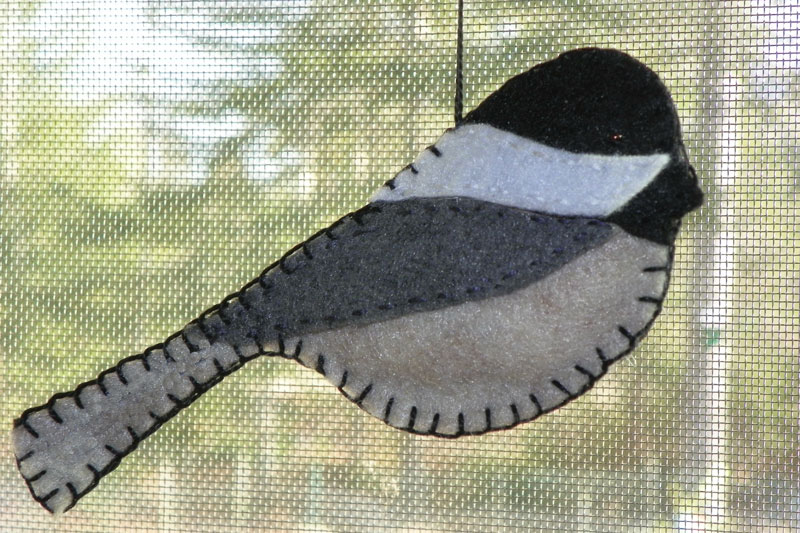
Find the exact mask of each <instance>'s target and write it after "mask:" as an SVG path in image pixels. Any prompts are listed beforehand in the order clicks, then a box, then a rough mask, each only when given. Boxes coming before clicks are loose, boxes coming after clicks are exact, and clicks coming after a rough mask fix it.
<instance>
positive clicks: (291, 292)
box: [13, 49, 703, 512]
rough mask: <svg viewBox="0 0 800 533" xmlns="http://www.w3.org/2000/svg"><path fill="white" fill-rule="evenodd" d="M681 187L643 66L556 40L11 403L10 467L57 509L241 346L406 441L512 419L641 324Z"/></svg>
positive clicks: (528, 412) (665, 115)
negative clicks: (320, 224)
mask: <svg viewBox="0 0 800 533" xmlns="http://www.w3.org/2000/svg"><path fill="white" fill-rule="evenodd" d="M702 197H703V195H702V192H701V191H700V189H699V188H698V182H697V177H696V175H695V172H694V170H693V169H692V167H691V166H690V165H689V162H688V161H687V157H686V152H685V149H684V146H683V143H682V140H681V132H680V126H679V123H678V117H677V115H676V112H675V108H674V105H673V103H672V101H671V99H670V96H669V94H668V92H667V89H666V88H665V87H664V85H663V84H662V83H661V81H659V79H658V77H657V76H656V74H655V73H654V72H652V71H651V70H650V69H648V68H647V67H646V66H645V65H643V64H642V63H640V62H638V61H636V60H634V59H633V58H631V57H630V56H628V55H626V54H623V53H621V52H618V51H614V50H602V49H580V50H574V51H571V52H568V53H565V54H563V55H561V56H559V57H558V58H556V59H554V60H552V61H549V62H546V63H542V64H540V65H537V66H535V67H533V68H532V69H531V70H529V71H527V72H525V73H523V74H520V75H518V76H516V77H514V78H512V79H510V80H509V81H508V82H506V83H505V85H503V86H502V87H501V88H500V89H498V90H497V91H496V92H495V93H493V94H492V95H490V96H489V97H488V98H487V99H486V100H485V101H484V102H483V103H481V104H480V105H479V106H478V107H477V108H476V109H475V110H473V111H472V112H471V113H469V114H468V115H467V116H466V117H465V118H464V120H463V121H462V122H461V123H459V124H458V125H457V126H456V127H455V128H453V129H450V130H448V131H447V132H445V133H444V135H442V137H441V138H440V139H439V140H438V141H437V142H436V143H435V144H433V145H431V146H429V147H428V148H427V149H425V150H424V151H423V152H422V153H421V154H420V155H419V157H418V158H417V159H416V160H415V161H414V162H413V163H411V164H410V165H408V166H407V167H406V168H405V169H403V170H402V171H400V173H398V174H397V175H396V176H395V177H394V178H393V179H391V180H389V181H388V182H387V183H386V184H385V186H383V187H382V188H381V189H380V190H378V191H377V192H376V193H375V194H374V196H373V197H372V198H371V199H370V201H369V202H368V203H367V205H366V206H364V207H363V208H361V209H359V210H358V211H355V212H354V213H350V214H348V215H345V216H344V217H343V218H341V219H340V220H338V221H337V222H335V223H334V224H333V225H331V226H330V227H328V228H326V229H324V230H322V231H320V232H318V233H317V234H315V235H313V236H311V237H310V238H309V239H308V240H306V241H305V242H303V243H302V244H300V245H298V246H296V247H294V248H293V249H292V250H290V251H289V252H287V253H286V255H284V256H283V257H282V258H281V259H280V260H279V261H277V262H276V263H274V264H273V265H271V266H270V267H269V268H267V269H266V270H265V271H264V272H263V273H262V274H261V275H260V276H258V277H257V278H256V279H255V280H253V281H252V282H250V283H248V284H247V285H246V286H245V287H244V288H242V289H241V290H240V291H239V292H237V293H235V294H233V295H231V296H229V297H227V298H226V299H225V300H223V301H222V303H220V304H219V305H217V306H214V307H212V308H211V309H209V310H207V311H206V312H204V313H203V314H202V315H201V316H200V317H199V318H197V319H195V320H194V321H192V322H190V323H189V324H188V325H187V326H186V327H185V328H183V329H182V330H181V331H179V332H177V333H176V334H174V335H172V336H171V337H169V338H168V339H167V340H166V341H164V342H163V343H161V344H157V345H155V346H152V347H150V348H148V349H147V350H145V351H144V353H142V354H139V355H135V356H132V357H129V358H127V359H124V360H123V361H121V362H120V363H118V364H117V365H116V366H114V367H113V368H111V369H109V370H107V371H105V372H103V373H102V374H100V375H99V376H98V377H97V379H94V380H91V381H88V382H86V383H83V384H82V385H80V386H78V388H77V389H75V390H74V391H72V392H67V393H61V394H56V395H55V396H53V398H51V399H50V401H48V402H47V403H46V404H44V405H42V406H39V407H34V408H31V409H28V410H27V411H25V412H24V413H22V415H21V416H20V418H19V419H17V420H16V421H15V423H14V429H13V444H14V451H15V454H16V459H17V464H18V466H19V470H20V472H21V474H22V476H23V477H24V478H25V481H26V482H27V484H28V487H29V488H30V491H31V493H32V494H33V496H34V498H35V499H36V500H37V501H39V503H41V504H42V505H43V506H44V507H45V508H46V509H48V510H49V511H51V512H61V511H65V510H67V509H69V508H70V507H72V506H73V505H74V504H75V503H76V502H77V501H78V499H79V498H81V497H82V496H83V495H85V494H86V493H87V492H89V491H90V490H92V489H93V488H94V487H95V486H96V485H97V484H98V482H99V481H100V479H101V478H102V477H103V476H104V475H106V474H108V473H109V472H111V471H112V470H113V469H114V468H116V467H117V465H119V463H120V461H121V459H122V458H123V457H125V456H126V455H127V454H128V453H130V452H131V451H133V450H134V449H135V448H136V446H137V445H138V444H139V442H141V441H142V439H144V438H145V437H147V436H148V435H150V434H151V433H153V432H154V431H156V430H157V429H158V428H159V427H160V426H161V425H162V424H164V423H165V422H166V421H167V420H169V419H170V418H172V417H173V416H174V415H176V414H177V413H178V412H179V411H180V410H181V409H183V408H184V407H186V406H187V405H189V404H190V403H192V402H193V401H194V400H195V399H197V398H198V397H199V396H200V395H201V394H202V393H203V392H205V391H206V390H208V389H209V388H210V387H212V386H213V385H215V384H216V383H219V382H220V381H221V380H222V378H223V377H224V376H226V375H228V374H230V373H231V372H233V371H234V370H237V369H239V368H240V367H241V366H242V365H243V364H244V363H246V362H247V361H249V360H251V359H254V358H256V357H258V356H260V355H279V356H282V357H286V358H289V359H293V360H295V361H297V362H299V363H300V364H302V365H304V366H307V367H309V368H312V369H314V370H316V371H317V372H319V373H321V374H322V375H324V376H325V377H326V378H327V379H328V380H329V381H330V382H331V383H333V385H334V386H335V387H337V388H338V389H339V390H340V391H341V392H342V394H344V395H345V396H346V397H347V398H348V399H350V400H352V401H353V402H355V403H356V404H357V405H358V406H360V407H361V408H362V409H364V410H365V411H367V412H368V413H370V414H372V415H373V416H376V417H378V418H380V419H381V420H383V421H384V422H386V423H387V424H389V425H391V426H394V427H396V428H400V429H403V430H406V431H410V432H412V433H419V434H425V435H435V436H438V437H458V436H461V435H477V434H481V433H485V432H487V431H492V430H498V429H504V428H509V427H512V426H515V425H517V424H520V423H522V422H526V421H529V420H532V419H534V418H536V417H538V416H539V415H541V414H543V413H546V412H548V411H552V410H553V409H555V408H557V407H559V406H561V405H563V404H565V403H566V402H568V401H570V400H571V399H573V398H575V397H576V396H579V395H581V394H583V393H584V392H586V391H587V390H588V389H589V388H590V387H591V386H592V384H593V383H594V382H595V380H597V379H598V378H599V377H600V376H602V375H603V374H604V373H605V372H606V371H607V370H608V368H609V366H610V365H611V363H613V362H614V361H616V360H618V359H619V358H620V357H622V356H623V355H625V354H627V353H628V352H630V351H631V350H632V349H633V348H634V346H636V344H637V343H638V342H639V341H640V340H641V339H642V337H644V335H645V334H646V332H647V331H648V329H649V328H650V326H651V325H652V324H653V321H654V319H655V318H656V316H657V315H658V313H659V312H660V310H661V306H662V303H663V301H664V297H665V295H666V291H667V284H668V281H669V274H670V268H671V266H672V258H673V250H674V247H673V244H674V241H675V237H676V234H677V232H678V228H679V226H680V221H681V217H683V215H685V214H686V213H688V212H689V211H691V210H693V209H695V208H697V207H698V206H699V205H700V204H701V201H702Z"/></svg>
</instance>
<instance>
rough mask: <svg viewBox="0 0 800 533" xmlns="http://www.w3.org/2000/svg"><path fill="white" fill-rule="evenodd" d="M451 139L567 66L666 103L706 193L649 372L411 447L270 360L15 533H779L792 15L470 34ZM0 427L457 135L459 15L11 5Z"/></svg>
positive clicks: (4, 135) (550, 19)
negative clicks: (626, 56)
mask: <svg viewBox="0 0 800 533" xmlns="http://www.w3.org/2000/svg"><path fill="white" fill-rule="evenodd" d="M465 4H466V12H465V31H466V33H465V55H464V65H465V71H464V72H465V81H466V83H465V93H466V97H465V109H466V110H469V109H471V108H472V107H474V106H475V105H477V103H479V102H480V101H481V99H482V98H483V97H485V96H486V95H487V94H489V93H490V92H491V91H493V90H494V89H495V88H497V87H498V86H499V85H500V84H501V83H502V82H503V81H504V80H505V79H507V78H508V77H510V76H512V75H514V74H517V73H519V72H522V71H524V70H526V69H528V68H530V66H532V65H533V64H535V63H537V62H540V61H543V60H546V59H550V58H552V57H554V56H555V55H557V54H558V53H560V52H562V51H565V50H567V49H570V48H574V47H581V46H590V45H591V46H610V47H615V48H619V49H622V50H624V51H626V52H628V53H630V54H632V55H634V56H635V57H637V58H638V59H640V60H642V61H644V62H645V63H647V64H648V65H649V66H650V67H651V68H653V69H654V70H655V71H656V72H658V73H659V74H660V75H661V77H662V79H663V80H664V82H665V83H666V84H667V86H668V87H669V88H670V90H671V92H672V94H673V97H674V99H675V102H676V104H677V106H678V109H679V114H680V116H681V117H682V121H683V128H684V136H685V140H686V145H687V149H688V152H689V155H690V158H691V160H692V161H693V162H694V164H695V167H696V168H697V171H698V174H699V176H700V177H701V180H702V182H703V187H704V189H705V191H706V193H707V201H706V204H705V206H704V207H703V208H702V209H701V210H700V211H699V212H696V213H694V214H692V215H691V216H690V217H688V219H687V220H686V221H685V225H684V229H683V231H682V234H681V237H680V239H679V242H678V247H677V252H676V261H675V269H674V272H673V281H672V290H671V293H670V296H669V298H668V301H667V305H666V307H665V310H664V313H663V314H662V316H661V318H660V319H659V320H658V322H657V323H656V326H655V327H654V329H653V331H652V332H651V334H650V336H649V337H648V338H647V340H646V341H645V342H644V343H643V345H642V346H641V347H640V348H639V349H638V350H637V351H636V352H635V353H634V354H633V355H631V356H629V357H628V358H627V359H626V360H624V361H623V362H621V363H618V364H617V365H615V366H614V367H613V369H612V371H611V372H610V373H609V374H608V375H607V377H605V378H604V379H603V380H602V381H601V382H599V383H598V384H597V385H596V387H595V388H594V389H593V390H592V391H591V392H590V393H588V394H586V395H584V396H583V397H581V398H580V399H579V400H577V401H574V402H572V403H570V404H569V405H568V406H566V407H564V408H562V409H560V410H559V411H557V412H555V413H553V414H550V415H548V416H546V417H543V418H541V419H539V420H537V421H536V422H533V423H530V424H527V425H524V426H521V427H519V428H516V429H513V430H510V431H505V432H500V433H496V434H490V435H487V436H483V437H478V438H463V439H459V440H456V441H446V440H440V439H435V438H429V437H419V436H411V435H407V434H404V433H402V432H398V431H396V430H394V429H391V428H389V427H388V426H384V425H383V424H381V423H380V422H378V421H376V420H374V419H372V418H371V417H369V416H367V415H365V414H364V413H362V412H360V411H359V410H358V408H357V407H356V406H354V405H353V404H351V403H350V402H349V401H347V400H346V399H344V398H343V397H341V396H340V395H339V394H338V393H337V392H336V390H335V389H334V388H333V387H330V386H329V385H328V384H327V383H326V382H325V381H324V379H323V378H321V377H320V376H318V375H317V374H315V373H313V372H310V371H308V370H305V369H302V368H299V367H297V366H296V365H293V364H292V363H290V362H288V361H283V360H271V359H266V358H265V359H262V360H257V361H256V362H253V363H250V364H249V365H248V367H246V368H245V369H243V370H241V371H239V372H237V373H236V374H235V375H233V376H231V377H229V378H228V379H226V380H225V381H224V382H223V383H222V384H220V385H219V386H217V387H216V388H215V389H214V390H212V391H211V392H209V393H208V394H207V395H206V396H205V397H204V398H203V399H202V400H201V401H198V402H197V403H196V404H195V405H193V406H192V407H191V408H190V409H188V410H187V412H185V413H183V414H182V415H180V416H179V417H178V418H177V419H176V420H174V421H173V422H171V423H170V424H168V425H167V426H166V427H165V428H164V429H162V430H161V431H160V432H159V433H158V434H157V435H154V436H153V437H151V438H150V439H149V440H148V441H147V442H145V443H143V444H142V446H140V449H139V450H138V451H137V452H135V453H134V454H133V455H131V456H130V457H129V458H128V459H127V460H126V462H125V464H123V465H122V466H121V467H120V468H119V469H118V471H117V472H115V473H114V474H112V475H111V476H109V477H108V478H107V479H106V480H105V481H103V482H102V483H101V488H99V489H97V490H96V491H94V492H93V493H92V494H91V495H89V496H87V497H86V498H85V499H84V500H82V501H81V503H80V504H79V505H78V506H77V507H76V508H75V509H74V510H72V511H70V513H68V514H67V515H65V516H62V517H57V518H53V517H50V516H48V515H47V514H46V513H45V511H43V510H42V509H40V508H39V507H38V506H37V505H36V504H35V503H34V502H33V500H32V499H30V497H29V495H28V494H27V492H26V490H25V488H24V484H23V483H22V480H21V479H20V478H19V477H18V474H17V472H16V468H15V467H14V460H13V456H12V454H11V451H10V448H9V446H8V444H7V442H4V443H3V444H2V445H0V452H2V454H1V455H2V460H0V487H2V490H0V508H2V509H4V513H3V516H2V518H0V529H4V530H9V531H16V530H22V529H25V530H26V531H34V530H37V531H38V530H42V531H45V530H46V531H157V530H164V531H167V530H168V531H192V532H196V531H215V532H217V531H237V530H248V529H252V530H261V531H284V530H286V531H290V530H314V531H328V530H330V531H361V530H388V529H397V530H418V531H486V530H492V531H501V530H508V531H517V530H535V531H565V530H571V531H796V530H797V528H800V519H798V515H800V430H799V429H798V427H799V426H800V412H799V411H798V405H799V404H800V391H799V387H800V384H799V383H798V375H800V359H799V357H800V251H798V248H797V242H798V229H797V227H798V222H800V214H799V213H798V204H797V195H798V188H799V187H800V178H798V165H799V164H800V158H799V156H798V149H797V145H798V142H797V141H798V133H799V131H798V130H800V128H799V127H798V122H800V121H799V120H798V118H800V98H799V97H798V96H799V95H798V89H797V87H798V83H797V82H798V73H800V37H798V35H800V9H798V8H797V7H794V8H792V7H786V6H785V5H784V3H781V2H764V1H758V2H757V1H732V2H700V1H692V2H649V1H644V2H634V1H628V0H604V1H597V2H590V1H565V0H561V1H557V0H549V1H541V2H519V1H516V2H512V1H498V2H482V1H474V2H473V1H469V0H467V1H466V2H465ZM1 9H2V10H3V16H2V17H1V19H2V20H0V31H1V32H2V33H0V44H2V46H0V50H2V51H1V52H0V63H2V74H1V75H0V76H2V88H1V90H0V92H2V96H1V97H0V121H2V125H1V126H0V127H2V131H1V132H0V133H1V135H0V171H1V173H0V274H1V276H0V325H2V328H0V399H1V400H2V401H0V420H4V421H5V422H4V423H5V424H6V427H7V428H10V425H11V422H12V420H13V419H14V418H15V417H16V416H17V415H18V414H19V413H20V412H21V411H22V410H23V409H25V408H27V407H29V406H31V405H34V404H40V403H43V402H45V401H46V400H47V399H48V398H49V397H50V396H51V395H52V394H53V393H55V392H57V391H61V390H67V389H72V388H74V387H75V386H76V385H77V384H78V383H80V382H82V381H85V380H87V379H90V378H92V377H94V376H95V375H96V374H97V373H98V372H100V371H102V370H103V369H105V368H107V367H108V366H110V365H111V364H113V363H115V362H116V361H117V360H119V359H121V358H122V357H125V356H127V355H130V354H133V353H138V352H140V351H142V350H143V349H144V348H145V347H147V346H149V345H151V344H154V343H156V342H159V341H161V340H162V339H163V338H165V337H166V336H167V335H168V334H170V333H172V332H173V331H175V330H177V329H178V328H180V327H181V326H182V325H183V324H185V323H186V322H187V321H189V320H191V319H192V318H194V317H195V316H196V315H197V314H198V313H199V312H201V311H202V310H204V309H206V308H207V307H209V306H211V305H213V304H215V303H217V302H218V301H219V300H220V299H221V298H222V297H224V296H225V295H227V294H229V293H231V292H233V291H235V290H237V289H238V288H239V287H240V286H241V285H242V284H244V283H245V282H247V281H249V280H250V279H252V278H253V277H254V276H255V275H257V274H258V273H259V272H260V271H261V270H262V269H263V268H264V267H266V266H267V265H269V264H270V263H272V262H273V261H275V260H276V259H278V258H279V257H280V255H281V254H282V252H284V251H286V250H287V249H288V248H290V247H291V246H293V245H294V244H296V243H297V242H299V241H301V240H302V239H304V238H305V237H307V236H309V235H310V234H311V233H313V232H314V231H316V230H318V229H320V228H322V227H324V226H325V225H327V224H329V223H331V222H333V221H334V220H336V219H337V218H339V217H340V216H342V215H344V214H345V213H347V212H349V211H351V210H353V209H355V208H357V207H359V206H361V205H363V203H364V202H365V201H366V199H367V198H368V197H369V196H370V194H371V191H373V190H374V189H375V188H377V187H378V186H379V185H380V184H382V183H383V182H384V181H386V180H387V179H389V178H391V177H392V176H393V175H394V174H395V173H396V172H397V171H399V170H400V169H401V168H402V167H403V166H405V165H406V164H407V163H408V162H409V161H411V160H412V159H413V158H414V156H415V155H416V153H417V152H418V151H419V150H420V149H422V148H424V147H425V146H427V145H428V144H430V143H431V142H433V141H435V140H436V138H437V137H438V136H439V135H440V134H441V132H442V131H443V130H444V129H445V128H448V127H450V126H451V125H452V120H453V119H452V116H453V111H452V108H453V107H452V106H453V104H452V99H453V89H454V68H455V38H456V2H440V1H430V2H407V1H399V0H394V1H377V0H372V1H359V2H355V1H350V2H348V1H341V0H325V1H321V0H302V1H285V0H284V1H263V2H257V1H255V0H252V1H251V0H243V1H241V2H233V3H229V2H211V1H202V2H190V3H184V2H151V1H146V0H140V1H124V2H99V1H95V0H81V1H75V0H51V1H48V2H39V1H33V2H7V3H5V4H4V5H3V7H2V8H1Z"/></svg>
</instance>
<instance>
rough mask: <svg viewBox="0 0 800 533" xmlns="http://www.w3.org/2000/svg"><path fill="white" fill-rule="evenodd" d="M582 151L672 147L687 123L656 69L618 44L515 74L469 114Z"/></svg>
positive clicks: (470, 118) (643, 151)
mask: <svg viewBox="0 0 800 533" xmlns="http://www.w3.org/2000/svg"><path fill="white" fill-rule="evenodd" d="M463 124H489V125H491V126H494V127H496V128H499V129H501V130H504V131H508V132H511V133H514V134H516V135H519V136H521V137H526V138H528V139H532V140H534V141H536V142H540V143H542V144H546V145H547V146H551V147H553V148H561V149H563V150H568V151H570V152H575V153H588V154H610V155H613V154H618V155H651V154H662V153H671V152H672V151H673V149H674V148H675V146H676V143H678V142H679V139H680V125H679V122H678V115H677V113H676V112H675V106H674V105H673V103H672V99H671V98H670V95H669V92H668V91H667V88H666V87H665V86H664V84H663V83H661V80H659V79H658V76H657V75H656V73H655V72H653V71H652V70H650V69H649V68H647V66H645V65H644V64H642V63H640V62H639V61H637V60H635V59H634V58H632V57H631V56H629V55H627V54H625V53H623V52H620V51H618V50H608V49H600V48H582V49H578V50H571V51H569V52H565V53H563V54H561V55H560V56H558V57H557V58H556V59H553V60H551V61H547V62H545V63H541V64H539V65H537V66H535V67H533V68H532V69H530V70H529V71H527V72H524V73H522V74H519V75H517V76H515V77H513V78H511V79H510V80H508V81H507V82H506V83H505V84H504V85H503V86H502V87H501V88H500V89H498V90H497V91H495V92H494V93H492V94H491V95H489V96H488V97H487V98H486V100H484V101H483V102H482V103H481V104H480V105H479V106H478V107H477V108H475V109H474V110H473V111H471V112H470V113H468V114H467V116H466V117H464V121H463Z"/></svg>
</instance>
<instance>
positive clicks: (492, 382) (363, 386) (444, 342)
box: [273, 227, 670, 437]
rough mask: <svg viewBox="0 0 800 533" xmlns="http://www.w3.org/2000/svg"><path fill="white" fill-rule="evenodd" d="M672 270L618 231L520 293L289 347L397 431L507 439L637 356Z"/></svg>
mask: <svg viewBox="0 0 800 533" xmlns="http://www.w3.org/2000/svg"><path fill="white" fill-rule="evenodd" d="M669 266H670V248H669V247H668V246H663V245H659V244H656V243H653V242H650V241H648V240H645V239H640V238H637V237H633V236H631V235H630V234H628V233H626V232H625V231H623V230H621V229H620V228H618V227H615V228H614V230H613V233H612V235H611V237H610V238H609V239H608V240H607V241H605V242H604V244H603V245H602V246H598V247H595V248H592V249H591V250H589V251H587V252H586V253H584V254H581V255H580V256H578V257H576V258H575V259H574V260H573V261H571V262H569V263H567V264H565V265H564V266H563V267H562V268H560V269H558V270H557V271H555V272H553V273H552V274H551V275H550V276H548V277H546V278H543V279H541V280H539V281H537V282H535V283H532V284H530V285H527V286H526V287H524V288H521V289H519V290H517V291H515V292H512V293H507V294H503V295H497V296H492V297H490V298H486V299H481V300H474V301H469V302H464V303H462V304H459V305H455V306H450V307H445V308H441V309H437V310H432V311H427V312H421V313H414V314H406V315H403V316H401V317H399V318H395V319H392V320H387V321H382V322H375V323H372V324H367V325H349V326H346V327H345V328H342V329H339V330H328V331H322V332H319V333H315V334H309V335H304V336H302V338H301V339H288V340H287V341H286V342H285V345H284V348H285V349H286V350H288V351H289V352H291V353H294V354H296V355H295V357H296V358H297V359H298V360H299V361H300V362H302V363H303V364H305V365H306V366H309V367H311V368H316V369H317V370H318V371H319V372H322V373H323V374H324V375H325V376H326V377H327V378H328V380H330V382H331V383H333V384H334V385H335V386H337V387H339V388H340V390H342V392H343V393H344V394H346V395H347V396H348V397H349V398H350V399H351V400H353V401H355V402H356V403H358V405H359V406H361V407H362V408H363V409H365V410H366V411H368V412H369V413H371V414H372V415H374V416H376V417H378V418H380V419H382V420H384V421H385V422H387V423H388V424H391V425H392V426H395V427H398V428H401V429H405V430H408V431H413V432H417V433H425V434H434V435H437V436H444V437H455V436H459V435H463V434H470V433H472V434H477V433H483V432H486V431H490V430H495V429H502V428H506V427H510V426H513V425H515V424H518V423H520V422H523V421H527V420H531V419H533V418H535V417H537V416H539V415H540V414H542V413H544V412H547V411H550V410H553V409H555V408H556V407H558V406H560V405H563V404H564V403H566V402H567V401H569V400H571V399H573V398H574V397H576V396H579V395H580V394H582V393H583V392H585V391H586V390H588V389H589V388H590V387H591V386H592V384H593V383H594V381H595V380H596V379H598V378H599V377H600V376H601V375H603V374H604V373H605V371H606V369H607V368H608V365H609V364H610V363H611V362H612V361H614V360H616V359H618V358H619V357H621V356H622V355H624V354H626V353H628V352H629V351H630V350H631V349H633V347H634V346H635V344H636V343H638V341H639V340H640V339H641V338H642V337H643V336H644V334H645V333H646V331H647V330H648V328H649V327H650V325H651V324H652V322H653V320H654V319H655V317H656V315H657V314H658V312H659V311H660V309H661V302H662V300H663V298H664V296H665V293H666V290H667V281H668V270H669ZM511 317H513V320H512V319H511ZM298 343H301V344H300V346H301V349H300V350H298V351H296V346H297V345H298ZM273 348H274V346H273Z"/></svg>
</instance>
